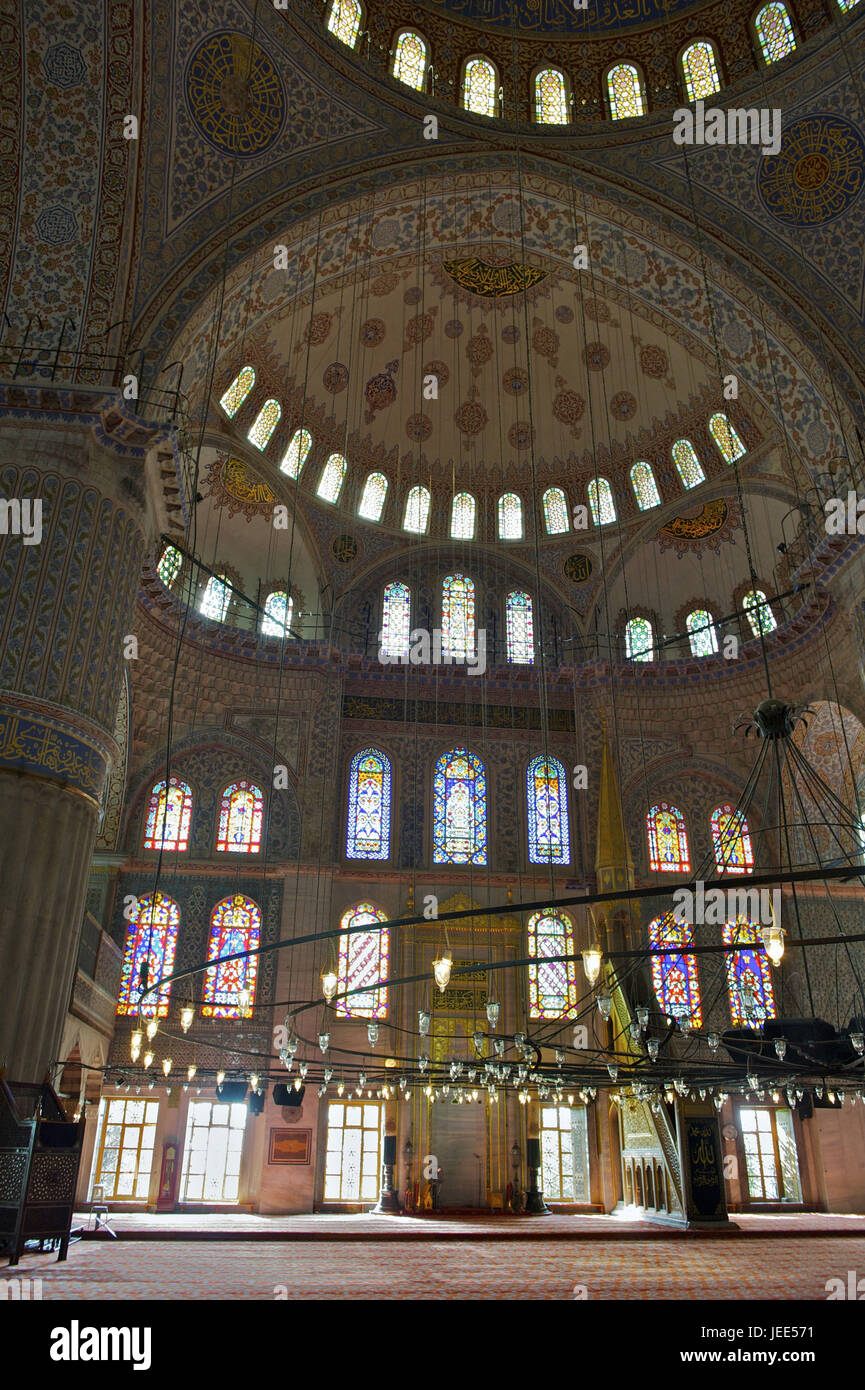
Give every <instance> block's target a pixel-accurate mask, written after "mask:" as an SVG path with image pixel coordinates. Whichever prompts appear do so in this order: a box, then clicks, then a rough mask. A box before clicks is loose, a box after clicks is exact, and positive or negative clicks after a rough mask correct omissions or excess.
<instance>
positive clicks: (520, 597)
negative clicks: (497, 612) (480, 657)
mask: <svg viewBox="0 0 865 1390" xmlns="http://www.w3.org/2000/svg"><path fill="white" fill-rule="evenodd" d="M505 616H506V627H507V644H508V661H509V662H511V663H512V664H514V665H518V666H532V665H533V664H534V660H535V637H534V624H533V620H532V600H531V596H530V595H529V594H527V593H524V592H523V590H522V589H513V590H512V591H511V593H509V594H508V597H507V602H506V606H505Z"/></svg>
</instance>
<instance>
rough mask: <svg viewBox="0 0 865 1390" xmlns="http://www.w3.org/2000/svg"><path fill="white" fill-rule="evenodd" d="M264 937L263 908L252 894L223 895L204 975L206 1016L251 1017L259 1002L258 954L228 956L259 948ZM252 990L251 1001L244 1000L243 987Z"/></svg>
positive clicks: (212, 924) (214, 917) (212, 920)
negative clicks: (257, 992) (243, 1002)
mask: <svg viewBox="0 0 865 1390" xmlns="http://www.w3.org/2000/svg"><path fill="white" fill-rule="evenodd" d="M260 940H261V909H260V908H259V906H258V903H256V902H254V901H253V899H252V898H247V897H245V896H244V894H243V893H235V894H233V896H232V897H230V898H223V899H222V902H218V903H217V904H216V907H215V908H214V909H213V912H212V913H211V917H210V944H209V947H208V951H207V959H208V961H210V962H213V963H212V964H210V965H208V967H207V970H206V972H205V975H204V992H203V994H202V1001H203V1002H202V1006H201V1016H202V1018H251V1017H252V1010H253V1008H254V1006H255V985H256V980H257V978H258V956H257V955H250V956H247V957H246V959H245V960H231V961H228V960H224V959H223V957H225V956H233V955H236V954H237V953H238V952H240V951H257V950H258V946H259V942H260ZM242 989H245V990H248V991H249V1003H248V1004H247V1005H246V1006H245V1007H243V1006H242V1005H241V1003H240V991H241V990H242Z"/></svg>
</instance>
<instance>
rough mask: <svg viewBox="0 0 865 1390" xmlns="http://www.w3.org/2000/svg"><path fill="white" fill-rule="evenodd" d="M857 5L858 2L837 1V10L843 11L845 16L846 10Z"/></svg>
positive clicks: (849, 0)
mask: <svg viewBox="0 0 865 1390" xmlns="http://www.w3.org/2000/svg"><path fill="white" fill-rule="evenodd" d="M858 4H859V0H838V8H839V10H843V12H844V14H846V13H847V11H848V10H852V9H853V8H854V6H855V5H858Z"/></svg>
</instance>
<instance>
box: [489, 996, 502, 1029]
mask: <svg viewBox="0 0 865 1390" xmlns="http://www.w3.org/2000/svg"><path fill="white" fill-rule="evenodd" d="M499 1007H500V1006H499V1004H498V1003H497V1001H496V1000H495V999H489V1000H488V1001H487V1022H488V1024H489V1025H490V1027H491V1028H495V1026H496V1024H497V1023H498V1021H499Z"/></svg>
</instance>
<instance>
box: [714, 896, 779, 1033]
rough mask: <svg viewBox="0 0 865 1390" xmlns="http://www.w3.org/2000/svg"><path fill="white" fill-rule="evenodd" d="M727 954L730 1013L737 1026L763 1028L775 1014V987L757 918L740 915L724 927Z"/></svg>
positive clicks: (725, 961)
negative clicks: (747, 918) (746, 918)
mask: <svg viewBox="0 0 865 1390" xmlns="http://www.w3.org/2000/svg"><path fill="white" fill-rule="evenodd" d="M723 937H724V945H725V946H728V947H730V948H731V949H730V950H728V951H727V952H726V953H725V955H724V965H725V967H726V971H727V992H728V994H729V997H730V1017H731V1018H732V1020H733V1027H734V1028H760V1027H761V1026H762V1025H763V1023H764V1021H765V1020H766V1019H767V1018H774V1017H775V991H774V989H773V987H772V972H771V969H770V967H769V961H768V959H767V957H766V948H765V946H764V945H763V941H762V938H761V936H760V933H759V930H758V928H757V927H755V926H754V923H753V922H750V921H746V920H745V919H744V918H740V919H739V921H737V922H727V923H725V925H724V928H723Z"/></svg>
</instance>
